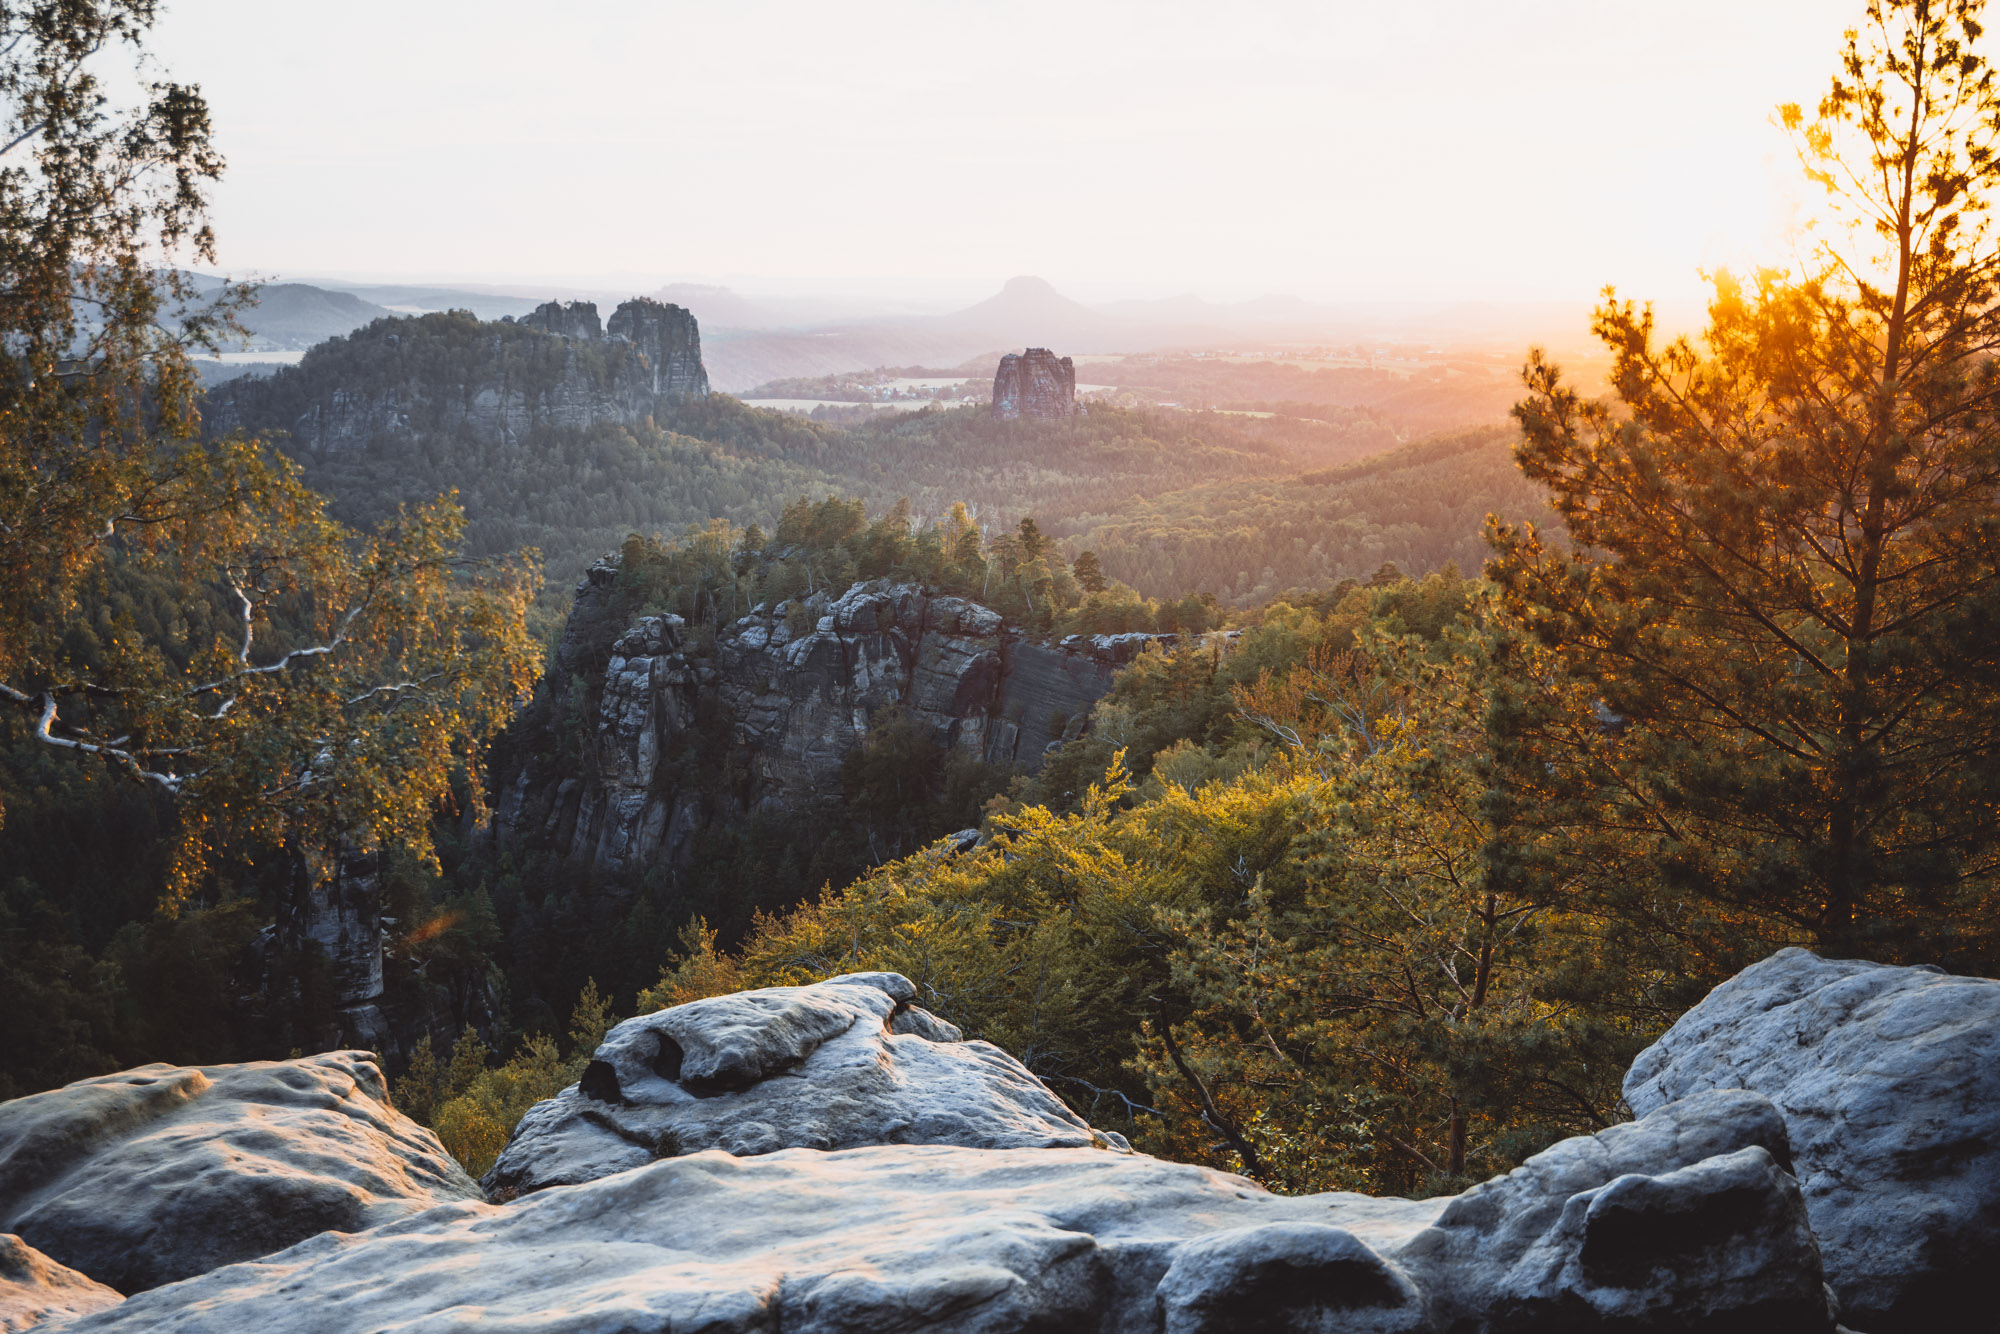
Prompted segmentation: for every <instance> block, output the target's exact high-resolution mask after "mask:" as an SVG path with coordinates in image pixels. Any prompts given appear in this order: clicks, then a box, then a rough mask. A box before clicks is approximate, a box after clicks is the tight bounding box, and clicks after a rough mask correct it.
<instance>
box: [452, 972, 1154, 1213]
mask: <svg viewBox="0 0 2000 1334" xmlns="http://www.w3.org/2000/svg"><path fill="white" fill-rule="evenodd" d="M915 995H916V988H915V987H914V986H912V985H911V984H910V981H909V979H908V978H905V977H903V976H901V975H900V974H897V973H854V974H850V975H847V976H844V977H836V978H833V979H832V980H830V981H826V982H820V983H815V984H814V985H811V986H804V987H771V988H767V989H765V990H762V991H745V992H738V993H736V994H734V995H730V996H717V997H714V998H712V999H709V1000H699V1001H693V1002H691V1003H689V1004H686V1005H677V1006H674V1007H673V1008H672V1009H667V1010H660V1011H658V1012H656V1013H654V1014H648V1015H641V1016H640V1017H639V1018H637V1019H628V1020H626V1021H625V1022H624V1023H622V1024H619V1025H618V1026H617V1027H616V1028H614V1029H612V1030H611V1032H610V1033H608V1034H606V1035H605V1039H604V1042H603V1044H602V1045H601V1046H599V1047H598V1048H597V1050H596V1052H594V1053H593V1059H592V1060H591V1063H590V1066H589V1068H588V1069H587V1070H586V1071H585V1072H584V1076H583V1079H582V1081H581V1082H580V1083H579V1084H577V1085H574V1086H572V1087H570V1088H568V1089H565V1090H564V1091H563V1092H562V1093H561V1095H559V1096H558V1097H555V1098H551V1099H549V1100H548V1101H547V1102H543V1103H539V1104H537V1105H536V1106H535V1107H534V1108H533V1109H531V1110H530V1111H529V1112H528V1114H527V1115H526V1116H525V1117H523V1118H522V1119H521V1124H520V1126H519V1128H518V1129H517V1130H516V1131H515V1133H514V1136H513V1138H512V1139H511V1140H510V1141H509V1143H508V1145H507V1148H506V1150H505V1151H504V1152H503V1153H502V1154H501V1155H500V1158H499V1160H498V1161H497V1162H496V1163H495V1164H494V1165H493V1170H492V1171H491V1172H489V1173H488V1174H487V1175H486V1178H485V1180H484V1181H483V1182H482V1184H483V1185H484V1186H485V1187H486V1189H487V1190H488V1191H489V1192H492V1193H494V1194H496V1195H497V1194H500V1193H503V1192H510V1191H518V1192H526V1191H532V1190H539V1189H541V1188H543V1187H546V1186H556V1185H573V1184H575V1183H577V1182H581V1181H592V1180H595V1179H597V1178H599V1177H603V1176H609V1175H610V1174H612V1173H614V1172H624V1171H629V1170H631V1169H632V1168H635V1167H643V1166H645V1165H646V1164H647V1163H650V1162H653V1161H654V1160H656V1159H659V1158H672V1157H678V1156H680V1155H683V1154H689V1153H695V1152H698V1151H700V1150H703V1149H721V1150H723V1151H724V1152H726V1153H731V1154H736V1155H738V1156H750V1155H755V1154H764V1153H772V1152H775V1151H776V1150H779V1149H788V1148H813V1149H847V1148H854V1147H858V1146H862V1145H871V1144H956V1145H963V1146H966V1147H971V1148H986V1149H1010V1148H1070V1147H1076V1148H1089V1147H1091V1146H1092V1145H1093V1144H1095V1145H1099V1146H1104V1145H1106V1144H1107V1143H1109V1144H1110V1145H1111V1146H1112V1147H1114V1148H1116V1149H1118V1150H1119V1151H1121V1152H1122V1151H1124V1141H1123V1140H1122V1139H1117V1138H1116V1137H1113V1138H1112V1139H1111V1140H1109V1141H1107V1139H1106V1137H1104V1136H1102V1135H1098V1134H1097V1133H1096V1132H1094V1131H1092V1130H1091V1128H1090V1127H1089V1126H1088V1125H1086V1124H1085V1123H1084V1121H1083V1119H1082V1118H1081V1117H1079V1116H1077V1115H1076V1113H1074V1112H1072V1111H1071V1110H1070V1109H1069V1108H1067V1107H1065V1106H1064V1105H1063V1104H1062V1102H1061V1101H1060V1100H1059V1099H1057V1098H1056V1096H1055V1095H1054V1094H1052V1093H1050V1092H1049V1090H1048V1089H1047V1087H1045V1086H1044V1085H1043V1084H1042V1082H1041V1081H1040V1080H1038V1079H1036V1078H1035V1077H1034V1076H1033V1075H1031V1074H1029V1073H1028V1071H1027V1070H1026V1069H1025V1068H1024V1067H1023V1066H1022V1065H1021V1064H1020V1062H1018V1061H1016V1060H1015V1059H1014V1058H1013V1057H1011V1056H1009V1055H1007V1053H1005V1052H1003V1051H1001V1050H1000V1049H999V1048H998V1047H995V1046H993V1045H992V1044H991V1043H986V1042H965V1041H962V1040H960V1037H959V1033H958V1030H957V1029H955V1028H953V1027H952V1026H951V1025H950V1024H947V1023H945V1022H944V1021H943V1020H940V1019H938V1018H937V1017H936V1016H934V1015H932V1014H930V1013H929V1012H928V1011H925V1010H922V1009H919V1008H917V1007H916V1006H915V1005H913V1004H911V1002H912V1000H913V999H914V997H915Z"/></svg>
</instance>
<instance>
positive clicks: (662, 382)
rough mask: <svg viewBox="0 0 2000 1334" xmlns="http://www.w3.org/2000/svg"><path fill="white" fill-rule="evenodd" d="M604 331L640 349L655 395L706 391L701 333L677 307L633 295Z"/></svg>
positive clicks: (683, 395) (682, 395)
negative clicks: (650, 375) (702, 364)
mask: <svg viewBox="0 0 2000 1334" xmlns="http://www.w3.org/2000/svg"><path fill="white" fill-rule="evenodd" d="M595 313H596V312H595V310H593V311H592V314H595ZM604 332H605V335H606V336H607V337H609V338H613V339H618V340H622V341H624V342H627V343H630V344H631V345H632V346H633V347H636V348H638V349H639V352H640V354H641V355H642V356H643V357H644V358H645V362H646V368H647V370H649V371H650V372H651V373H652V386H653V392H654V393H656V394H666V395H668V396H670V397H673V398H694V397H699V396H701V395H703V394H706V393H707V392H708V372H707V371H705V370H703V369H702V366H701V330H700V328H699V327H698V326H697V325H696V323H695V318H694V316H693V315H691V314H689V313H688V312H687V311H686V310H684V309H683V308H681V307H680V306H670V305H667V304H665V303H663V302H659V301H655V300H653V299H652V298H651V297H649V296H635V297H633V298H632V299H631V300H630V301H622V302H620V303H619V305H618V309H617V310H614V311H612V312H611V319H610V321H609V322H608V323H607V324H606V325H605V326H604Z"/></svg>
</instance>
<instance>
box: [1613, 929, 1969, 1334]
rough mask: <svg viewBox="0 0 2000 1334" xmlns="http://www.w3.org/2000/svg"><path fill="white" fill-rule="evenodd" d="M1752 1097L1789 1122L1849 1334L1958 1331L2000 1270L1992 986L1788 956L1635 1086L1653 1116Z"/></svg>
mask: <svg viewBox="0 0 2000 1334" xmlns="http://www.w3.org/2000/svg"><path fill="white" fill-rule="evenodd" d="M1714 1088H1744V1089H1752V1090H1755V1091H1756V1092H1758V1093H1760V1094H1763V1095H1764V1096H1765V1097H1768V1098H1770V1099H1771V1101H1772V1102H1773V1103H1775V1104H1776V1106H1777V1107H1778V1109H1779V1111H1780V1112H1781V1113H1782V1114H1783V1115H1784V1118H1785V1123H1786V1126H1787V1128H1788V1130H1789V1132H1790V1138H1791V1144H1792V1152H1793V1155H1794V1159H1795V1161H1796V1163H1797V1172H1798V1179H1799V1184H1800V1187H1801V1188H1802V1190H1803V1191H1804V1194H1805V1200H1806V1207H1807V1209H1808V1211H1809V1212H1810V1214H1811V1217H1812V1225H1813V1230H1814V1232H1815V1233H1816V1234H1817V1235H1818V1237H1819V1243H1820V1247H1821V1249H1822V1251H1823V1253H1824V1255H1825V1257H1826V1269H1827V1278H1828V1281H1829V1282H1830V1283H1831V1284H1832V1286H1833V1288H1834V1290H1835V1291H1836V1292H1837V1293H1838V1294H1839V1296H1840V1300H1841V1304H1842V1308H1843V1312H1844V1314H1843V1316H1842V1319H1843V1320H1844V1322H1845V1323H1847V1324H1848V1325H1851V1326H1852V1327H1854V1328H1856V1329H1860V1330H1867V1331H1870V1334H1894V1332H1895V1331H1918V1330H1923V1331H1929V1330H1933V1329H1939V1328H1952V1327H1961V1328H1962V1327H1964V1326H1963V1325H1962V1324H1960V1323H1959V1322H1960V1321H1962V1319H1963V1318H1964V1315H1965V1313H1966V1312H1969V1311H1973V1310H1977V1309H1982V1308H1984V1307H1987V1306H1989V1305H1990V1303H1991V1298H1990V1295H1989V1289H1990V1287H1991V1281H1992V1271H1993V1266H1994V1263H1995V1261H1996V1260H2000V982H1994V981H1988V980H1985V979H1981V978H1970V977H1954V976H1951V975H1949V974H1945V973H1942V972H1938V971H1936V970H1934V969H1927V968H1895V967H1888V966H1884V965H1881V964H1870V963H1856V962H1849V961H1843V960H1833V959H1821V958H1819V957H1817V956H1815V955H1813V954H1811V953H1809V952H1807V951H1805V950H1798V949H1788V950H1782V951H1780V952H1779V953H1777V954H1774V955H1772V956H1771V957H1770V958H1768V959H1766V960H1764V961H1763V962H1761V963H1758V964H1755V965H1753V966H1751V967H1749V968H1747V969H1745V970H1744V971H1743V972H1741V973H1739V974H1738V975H1737V976H1736V977H1734V978H1732V979H1730V980H1729V981H1728V982H1725V983H1723V984H1722V985H1721V986H1719V987H1717V988H1716V989H1715V990H1714V991H1712V992H1710V993H1709V995H1708V997H1707V999H1705V1000H1703V1001H1702V1003H1701V1004H1700V1005H1697V1006H1696V1007H1695V1008H1694V1009H1692V1010H1690V1011H1689V1012H1688V1013H1687V1014H1685V1015H1683V1016H1682V1017H1681V1019H1680V1021H1679V1022H1678V1023H1676V1024H1675V1025H1674V1026H1673V1027H1672V1028H1670V1029H1668V1030H1667V1032H1666V1033H1665V1034H1664V1035H1663V1036H1662V1037H1661V1038H1660V1040H1659V1041H1658V1042H1657V1043H1655V1044H1654V1045H1653V1046H1651V1047H1649V1048H1647V1049H1646V1050H1645V1051H1644V1052H1642V1053H1641V1054H1640V1055H1639V1058H1638V1060H1636V1061H1634V1062H1633V1064H1632V1069H1631V1071H1630V1073H1629V1074H1628V1075H1627V1076H1626V1079H1625V1098H1626V1101H1627V1102H1628V1103H1630V1104H1631V1106H1632V1108H1633V1110H1634V1111H1637V1112H1646V1111H1650V1110H1652V1109H1653V1108H1655V1107H1659V1106H1661V1105H1663V1104H1665V1103H1667V1102H1669V1101H1671V1100H1673V1099H1679V1098H1686V1097H1688V1096H1689V1095H1690V1094H1694V1093H1698V1092H1700V1091H1701V1090H1704V1089H1714Z"/></svg>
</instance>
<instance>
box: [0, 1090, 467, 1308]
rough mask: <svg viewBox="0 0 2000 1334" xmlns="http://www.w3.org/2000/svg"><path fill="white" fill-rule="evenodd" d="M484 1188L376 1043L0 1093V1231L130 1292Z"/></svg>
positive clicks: (370, 1224) (352, 1229)
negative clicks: (425, 1122) (389, 1085)
mask: <svg viewBox="0 0 2000 1334" xmlns="http://www.w3.org/2000/svg"><path fill="white" fill-rule="evenodd" d="M478 1198H480V1196H479V1190H478V1187H477V1186H475V1185H474V1184H473V1183H472V1181H471V1179H470V1178H468V1177H467V1176H466V1175H465V1173H464V1171H462V1170H461V1169H460V1168H459V1166H458V1164H457V1163H455V1162H454V1161H452V1158H451V1156H450V1155H449V1154H447V1153H446V1152H445V1151H444V1147H443V1146H442V1145H440V1144H439V1143H438V1141H437V1137H436V1136H435V1135H433V1134H431V1132H430V1131H428V1130H426V1129H425V1128H424V1127H422V1126H420V1125H418V1124H417V1123H416V1122H414V1121H412V1120H410V1119H409V1118H408V1117H406V1116H403V1115H402V1114H401V1113H399V1112H397V1111H396V1110H395V1109H394V1108H392V1107H391V1106H390V1105H389V1100H388V1094H387V1090H386V1089H385V1087H384V1085H383V1082H382V1072H381V1071H380V1070H379V1069H377V1068H376V1066H375V1063H374V1061H373V1059H372V1058H370V1057H369V1055H368V1054H367V1053H366V1052H353V1051H347V1052H328V1053H325V1054H324V1055H320V1056H312V1057H307V1058H305V1059H303V1060H291V1061H257V1062H252V1063H250V1064H247V1065H222V1066H201V1067H196V1066H172V1065H147V1066H141V1067H139V1068H138V1069H136V1070H127V1071H124V1072H123V1073H120V1074H115V1075H103V1076H100V1077H99V1078H96V1079H86V1080H81V1081H79V1082H77V1083H74V1084H70V1085H67V1086H66V1087H63V1088H60V1089H54V1090H51V1091H50V1092H47V1093H37V1094H32V1095H30V1096H28V1097H25V1098H16V1099H14V1100H13V1101H11V1102H7V1103H4V1104H0V1231H7V1232H13V1233H17V1234H19V1236H20V1237H21V1238H22V1240H23V1241H25V1242H26V1243H27V1244H28V1245H30V1246H32V1247H34V1248H36V1249H37V1250H40V1251H42V1252H45V1253H46V1254H47V1255H48V1256H50V1257H52V1258H53V1259H54V1260H56V1261H57V1262H59V1263H61V1264H63V1265H67V1266H70V1267H71V1268H74V1269H77V1270H81V1271H82V1272H83V1273H85V1274H88V1275H89V1276H90V1277H91V1278H92V1279H94V1280H96V1281H97V1282H99V1283H104V1284H108V1285H109V1286H111V1287H113V1288H116V1289H118V1290H120V1291H122V1292H126V1293H131V1292H138V1291H141V1290H143V1289H147V1288H152V1287H155V1286H157V1285H159V1284H162V1283H172V1282H174V1281H175V1280H177V1279H183V1278H187V1277H188V1276H190V1275H193V1274H200V1273H205V1272H207V1271H208V1270H211V1269H214V1268H216V1267H218V1266H221V1265H227V1264H232V1263H234V1262H236V1261H239V1260H249V1259H254V1258H255V1257H257V1256H260V1255H268V1254H270V1253H271V1252H272V1251H277V1250H282V1249H283V1248H285V1247H287V1246H290V1245H292V1244H293V1243H294V1242H298V1241H302V1240H304V1239H305V1238H307V1237H310V1236H313V1235H315V1234H317V1233H321V1232H325V1231H328V1230H329V1229H331V1230H334V1231H338V1232H358V1231H360V1230H362V1229H364V1228H368V1227H373V1226H375V1225H376V1224H379V1223H385V1222H388V1221H390V1220H392V1219H397V1218H402V1217H404V1216H406V1215H409V1214H413V1213H419V1212H421V1211H423V1210H426V1209H429V1208H431V1207H433V1206H435V1205H438V1204H442V1203H446V1202H449V1201H453V1200H466V1199H478Z"/></svg>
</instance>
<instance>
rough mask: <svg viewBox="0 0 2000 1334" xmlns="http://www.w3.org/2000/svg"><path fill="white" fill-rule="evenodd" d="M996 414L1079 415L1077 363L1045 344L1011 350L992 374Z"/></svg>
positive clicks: (1015, 417) (1015, 416) (1010, 416)
mask: <svg viewBox="0 0 2000 1334" xmlns="http://www.w3.org/2000/svg"><path fill="white" fill-rule="evenodd" d="M993 415H994V416H995V417H1000V418H1003V419H1005V420H1007V421H1018V420H1020V419H1021V418H1023V417H1037V418H1059V417H1074V416H1076V363H1075V362H1073V361H1071V360H1070V359H1069V358H1068V357H1058V356H1056V354H1055V353H1053V352H1051V351H1049V350H1048V349H1047V348H1045V347H1031V348H1029V349H1028V350H1027V351H1026V352H1009V353H1008V354H1007V355H1006V356H1004V357H1002V358H1000V370H999V373H998V374H996V375H995V376H994V377H993Z"/></svg>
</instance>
